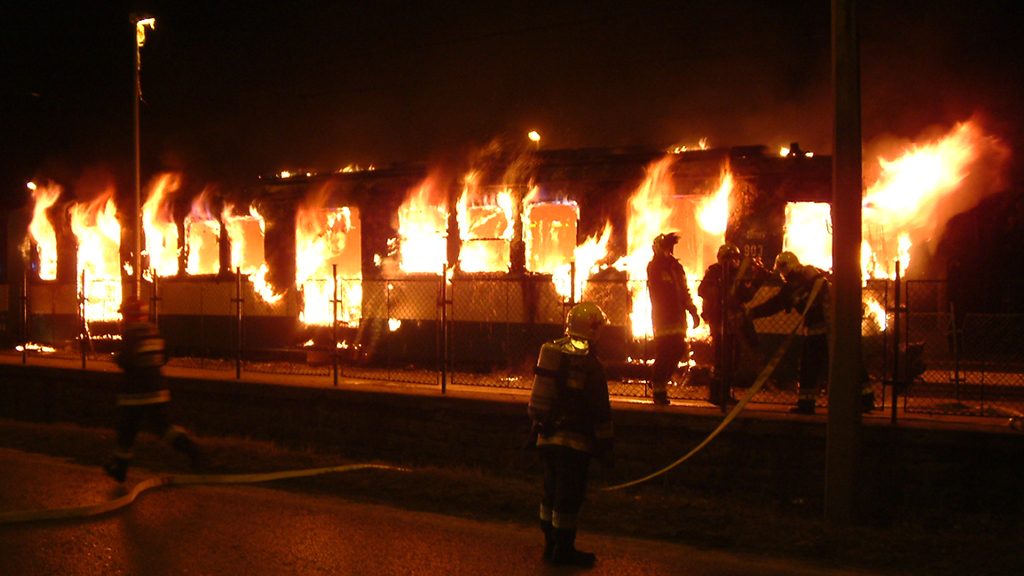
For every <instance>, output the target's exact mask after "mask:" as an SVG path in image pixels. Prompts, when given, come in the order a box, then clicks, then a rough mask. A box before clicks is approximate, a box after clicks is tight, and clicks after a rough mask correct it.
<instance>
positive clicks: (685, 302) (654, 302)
mask: <svg viewBox="0 0 1024 576" xmlns="http://www.w3.org/2000/svg"><path fill="white" fill-rule="evenodd" d="M678 242H679V235H677V234H676V233H674V232H670V233H668V234H659V235H658V236H657V237H656V238H655V239H654V243H653V245H652V248H653V249H654V257H653V258H651V261H650V263H648V264H647V291H648V293H649V294H650V297H651V324H652V326H653V328H654V354H655V358H654V366H653V369H652V374H651V388H652V390H653V396H654V403H655V404H658V405H662V406H664V405H667V404H668V403H669V400H668V381H669V379H670V378H672V374H674V373H675V371H676V370H677V369H678V368H679V362H680V361H684V362H688V361H689V352H690V349H689V345H688V344H687V342H686V330H687V328H688V325H687V322H686V315H687V313H689V315H690V318H691V319H692V320H693V326H694V327H695V328H696V327H697V326H699V325H700V316H698V315H697V306H696V305H695V304H694V303H693V298H691V297H690V288H689V286H688V285H687V283H686V272H684V271H683V266H682V265H681V264H680V263H679V261H678V260H676V258H675V256H673V255H672V251H673V249H674V248H675V245H676V244H677V243H678Z"/></svg>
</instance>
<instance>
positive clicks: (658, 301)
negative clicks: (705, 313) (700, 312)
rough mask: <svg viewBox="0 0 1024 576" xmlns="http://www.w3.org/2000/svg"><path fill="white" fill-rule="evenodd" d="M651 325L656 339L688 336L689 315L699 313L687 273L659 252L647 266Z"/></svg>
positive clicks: (676, 261) (670, 257)
mask: <svg viewBox="0 0 1024 576" xmlns="http://www.w3.org/2000/svg"><path fill="white" fill-rule="evenodd" d="M647 290H648V292H649V293H650V296H651V323H652V325H653V327H654V335H655V336H666V335H669V334H686V328H687V323H686V313H687V312H691V313H693V314H694V315H696V313H697V307H696V306H695V305H694V304H693V299H692V298H691V297H690V288H689V286H687V284H686V272H684V271H683V267H682V265H681V264H679V261H678V260H676V259H675V258H674V257H673V256H671V255H668V254H662V253H660V252H655V254H654V258H652V259H651V262H650V263H649V264H648V265H647Z"/></svg>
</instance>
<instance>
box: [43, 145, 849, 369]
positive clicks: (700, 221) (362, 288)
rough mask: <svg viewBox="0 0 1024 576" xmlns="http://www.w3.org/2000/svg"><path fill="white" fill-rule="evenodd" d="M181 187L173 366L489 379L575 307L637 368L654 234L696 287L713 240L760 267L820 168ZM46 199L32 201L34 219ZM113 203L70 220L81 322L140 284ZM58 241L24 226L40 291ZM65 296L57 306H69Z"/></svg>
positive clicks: (726, 151) (164, 241)
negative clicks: (599, 316)
mask: <svg viewBox="0 0 1024 576" xmlns="http://www.w3.org/2000/svg"><path fill="white" fill-rule="evenodd" d="M181 185H182V184H181V182H180V180H179V177H178V176H177V175H174V174H163V175H158V176H157V177H155V178H154V179H153V180H152V181H151V183H150V184H149V186H148V190H147V198H148V199H147V201H146V203H145V205H144V207H143V223H144V233H145V252H144V256H145V257H146V258H145V262H146V264H145V268H146V270H144V271H143V274H144V277H145V279H146V280H147V282H145V283H144V284H145V286H146V289H147V290H148V292H147V293H148V294H152V295H154V296H155V297H156V299H155V300H154V302H155V303H156V304H157V306H156V308H157V310H158V311H159V319H160V323H161V327H162V329H163V330H164V333H165V336H166V337H167V340H168V343H169V345H170V346H171V349H172V353H174V354H178V355H201V356H211V355H212V356H231V355H232V353H233V351H235V350H237V349H239V348H242V347H244V348H245V349H246V350H247V351H253V350H261V351H265V352H266V353H267V355H268V356H273V354H271V353H272V352H274V351H277V352H289V353H291V354H292V355H294V351H296V350H302V349H303V348H306V349H313V350H320V351H327V352H331V350H332V349H336V348H340V349H341V350H342V354H341V355H342V357H343V358H344V359H345V360H346V361H353V362H373V361H374V360H375V359H379V357H380V354H379V353H378V351H379V350H387V353H388V355H389V356H390V360H392V361H394V360H396V358H397V359H398V361H400V362H403V363H406V364H417V363H421V362H426V363H436V362H437V359H438V358H441V357H445V358H447V359H448V360H449V361H450V362H451V363H452V366H451V367H453V368H456V369H464V370H468V371H469V372H474V373H475V372H479V373H486V372H488V371H489V370H492V369H493V367H494V366H518V365H520V364H522V365H528V364H529V363H531V362H532V360H533V358H532V356H533V355H534V354H535V351H536V347H537V346H538V345H539V344H540V343H541V342H543V341H544V340H546V339H549V338H552V337H555V336H558V335H560V334H561V331H562V322H563V320H564V316H565V312H566V310H567V308H568V307H569V306H571V304H572V303H573V302H576V301H580V300H593V301H596V302H598V303H599V304H600V305H601V306H602V307H603V308H604V309H605V310H606V311H607V312H608V314H609V317H610V321H611V328H610V330H609V331H608V332H609V333H610V335H609V337H607V338H606V339H605V344H604V347H606V348H607V356H608V357H609V361H611V362H620V363H626V362H627V361H628V360H629V359H630V358H633V357H641V358H642V357H644V356H645V354H646V353H645V352H644V351H643V350H642V349H638V346H639V347H640V348H642V347H643V344H642V343H643V342H644V341H645V340H646V339H647V338H649V336H650V327H649V322H650V312H649V304H648V298H647V295H646V288H645V280H646V274H645V267H646V264H647V262H648V261H649V260H650V257H651V249H650V245H651V240H652V239H653V238H654V236H656V235H657V234H660V233H662V232H666V231H670V230H671V231H676V232H679V233H680V234H681V236H682V238H683V241H682V242H680V243H679V245H678V246H677V252H676V256H677V257H678V258H679V259H680V261H681V262H682V263H683V265H684V268H685V269H686V272H687V274H688V276H689V277H690V278H691V280H692V281H693V282H694V283H696V281H697V280H699V278H700V277H701V275H702V273H703V270H704V269H705V268H706V267H707V265H709V264H710V263H711V261H712V259H713V258H714V254H715V252H716V251H717V249H718V246H719V245H720V244H721V243H722V242H723V241H725V240H729V241H731V242H733V243H735V244H736V245H738V246H740V247H741V248H742V249H743V251H744V252H745V253H747V254H751V255H754V256H759V257H762V258H764V259H765V260H766V261H768V262H770V261H771V259H772V258H774V255H775V254H776V253H778V252H779V250H781V248H782V245H783V229H784V225H785V219H786V205H787V203H790V202H794V201H814V202H824V201H827V200H828V194H829V186H830V160H829V159H828V158H822V157H817V158H812V157H808V156H805V155H798V156H795V155H790V156H787V157H780V156H777V155H775V154H769V153H768V152H767V150H766V149H765V148H763V147H740V148H720V149H706V150H692V151H687V152H681V153H669V154H665V153H662V152H654V151H645V150H573V151H530V152H527V153H518V154H507V155H501V154H499V155H495V156H492V157H488V158H487V159H486V161H481V162H477V163H475V164H474V165H471V166H468V167H462V168H458V169H452V170H447V171H445V170H438V169H434V170H428V169H427V167H425V166H423V165H418V164H410V165H399V166H391V167H388V168H383V169H374V170H362V171H347V172H338V173H331V174H317V175H306V174H303V175H298V176H291V175H288V176H284V175H281V176H278V177H274V178H270V179H266V180H265V181H264V182H263V184H262V186H261V188H260V189H259V190H257V191H255V192H254V193H253V194H251V195H250V197H249V198H248V199H247V203H248V206H245V204H244V203H239V204H238V205H237V206H236V205H231V204H228V203H225V202H224V201H223V200H220V199H217V198H216V194H213V193H211V192H210V191H208V190H204V191H203V192H202V193H200V194H197V195H194V197H192V198H188V197H187V195H185V194H182V193H180V192H179V188H181ZM47 202H48V197H47V196H46V194H44V193H42V192H40V193H39V195H38V197H37V198H36V204H35V205H36V212H37V213H39V212H42V213H45V212H46V211H47V210H48V209H49V205H48V204H47ZM239 206H245V207H243V208H239ZM112 209H113V203H112V201H111V200H110V199H109V198H108V199H106V200H103V199H98V200H96V201H94V202H93V203H91V204H88V205H81V206H79V205H78V204H75V206H73V207H72V208H71V209H69V210H68V212H69V213H70V214H71V215H72V216H71V221H70V222H71V228H72V230H73V231H74V235H75V238H76V240H77V245H78V249H77V252H76V253H75V256H76V259H77V261H78V262H79V267H80V268H82V269H83V271H85V278H86V285H85V286H84V289H85V291H86V292H87V293H88V294H96V296H87V297H86V300H85V301H86V303H87V306H92V305H93V303H97V304H99V303H102V304H101V305H100V309H98V310H96V311H93V310H92V308H90V310H89V311H87V313H86V314H85V317H86V318H87V319H88V320H90V321H92V320H96V321H100V320H102V321H111V320H116V304H117V302H119V301H120V292H121V290H122V288H121V281H122V280H124V281H128V279H129V278H130V277H131V275H132V274H134V273H135V271H132V270H130V265H126V264H124V263H123V262H122V260H121V258H120V251H119V244H118V242H119V240H120V228H119V227H117V228H115V227H114V224H117V220H116V218H112V216H113V212H112V211H111V210H112ZM118 226H119V224H118ZM50 236H51V234H50V232H49V230H47V229H46V228H45V224H44V223H43V222H42V221H39V222H36V221H35V220H34V223H33V225H32V227H31V238H32V241H33V246H34V247H35V250H36V252H34V254H37V255H36V256H34V258H36V259H37V260H38V262H39V264H38V270H39V274H38V280H39V281H41V282H43V283H44V284H45V282H46V281H47V280H48V279H50V278H51V272H50V270H51V269H52V268H54V266H55V264H54V262H55V257H54V256H53V255H52V254H53V250H52V249H51V247H50V244H49V243H48V238H49V237H50ZM103 239H106V240H103ZM104 241H105V242H107V243H108V244H109V246H102V244H103V242H104ZM94 245H95V246H96V247H93V246H94ZM95 254H98V255H99V256H94V255H95ZM90 279H91V280H90ZM90 281H92V282H99V281H102V282H104V283H105V284H102V286H103V290H106V292H103V293H102V294H100V293H99V292H98V291H99V290H100V286H101V285H97V286H95V287H92V286H90V285H89V284H88V283H89V282H90ZM154 285H155V288H150V287H151V286H154ZM693 288H694V289H693V292H694V293H695V292H696V290H695V284H694V287H693ZM81 291H82V288H80V289H79V290H78V292H81ZM67 296H68V297H67V298H54V299H53V301H55V302H56V301H61V302H64V303H65V304H67V305H68V306H69V307H71V306H73V302H74V301H75V299H73V298H72V297H71V295H70V294H69V295H67ZM73 311H74V310H73V308H72V309H71V312H73ZM87 323H88V322H87ZM197 328H198V330H197ZM696 336H700V334H696ZM242 341H244V345H242V344H243V342H242ZM512 341H515V342H519V344H517V345H516V347H515V349H510V348H509V345H508V342H512ZM382 342H384V343H386V344H387V345H386V346H383V347H382ZM638 342H639V343H640V344H638ZM442 348H444V349H445V350H448V351H449V352H450V353H449V354H442ZM250 353H251V352H250Z"/></svg>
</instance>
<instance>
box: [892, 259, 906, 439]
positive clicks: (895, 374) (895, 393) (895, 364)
mask: <svg viewBox="0 0 1024 576" xmlns="http://www.w3.org/2000/svg"><path fill="white" fill-rule="evenodd" d="M900 276H901V271H900V261H899V259H897V260H896V289H895V295H896V308H894V309H893V310H894V314H893V316H892V331H893V334H894V336H893V347H892V349H893V357H892V407H891V408H890V410H891V411H892V415H891V417H890V422H891V423H892V424H895V423H896V400H897V398H898V397H899V387H900V384H901V383H902V381H903V379H902V378H900V314H901V313H902V312H903V310H904V308H903V295H902V290H901V287H902V285H903V282H902V280H901V278H900Z"/></svg>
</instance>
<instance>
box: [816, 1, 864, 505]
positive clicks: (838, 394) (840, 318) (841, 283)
mask: <svg viewBox="0 0 1024 576" xmlns="http://www.w3.org/2000/svg"><path fill="white" fill-rule="evenodd" d="M855 8H856V0H832V70H833V82H834V96H835V133H834V138H835V146H834V156H833V158H832V165H833V172H832V224H833V237H832V254H833V278H834V280H835V286H834V288H835V294H834V296H833V302H834V304H835V305H834V307H833V310H834V314H833V318H832V334H833V338H832V342H831V351H832V354H831V356H832V362H831V367H830V374H829V388H828V427H827V430H826V449H825V451H826V457H825V519H826V520H827V521H829V522H831V523H839V524H848V523H851V522H852V521H853V520H854V516H855V512H856V508H857V507H856V503H855V498H856V488H857V487H856V474H857V470H858V468H859V462H858V457H859V454H860V443H861V439H860V433H861V412H860V408H861V407H860V389H861V382H860V377H861V374H862V372H861V368H862V358H861V321H862V316H863V313H862V311H861V308H862V306H863V302H862V295H861V270H860V248H861V197H862V193H863V190H862V174H861V170H862V167H861V154H862V151H861V103H860V57H859V53H858V52H859V40H858V37H857V21H856V17H855V16H856V10H855Z"/></svg>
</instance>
